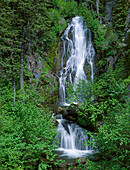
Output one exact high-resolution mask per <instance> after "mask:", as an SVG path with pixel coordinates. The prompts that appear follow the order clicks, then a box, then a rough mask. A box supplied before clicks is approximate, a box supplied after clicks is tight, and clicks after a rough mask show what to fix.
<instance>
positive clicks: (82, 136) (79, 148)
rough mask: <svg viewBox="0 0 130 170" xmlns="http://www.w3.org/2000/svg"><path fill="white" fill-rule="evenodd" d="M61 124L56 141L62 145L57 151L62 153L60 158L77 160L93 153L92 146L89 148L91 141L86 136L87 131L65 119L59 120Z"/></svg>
mask: <svg viewBox="0 0 130 170" xmlns="http://www.w3.org/2000/svg"><path fill="white" fill-rule="evenodd" d="M57 121H58V122H59V124H58V127H57V132H58V135H57V136H56V140H58V141H59V142H60V143H59V144H58V146H59V148H58V149H56V151H57V152H60V154H59V157H66V158H67V157H68V159H69V158H77V157H85V156H86V155H88V154H91V153H92V151H93V150H92V148H93V147H92V146H87V141H88V140H90V139H89V136H88V135H87V134H86V132H85V129H83V128H81V127H80V126H79V125H77V124H76V123H74V122H70V121H68V120H65V119H62V118H61V119H57Z"/></svg>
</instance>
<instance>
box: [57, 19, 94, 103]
mask: <svg viewBox="0 0 130 170" xmlns="http://www.w3.org/2000/svg"><path fill="white" fill-rule="evenodd" d="M61 40H62V41H63V54H62V56H61V59H60V68H61V70H60V76H59V98H60V103H61V104H62V105H65V104H66V82H68V83H69V84H71V85H73V87H76V86H77V84H78V82H79V80H84V81H85V82H86V83H87V82H88V78H87V76H86V74H85V71H84V65H85V63H86V62H87V63H88V64H89V65H90V67H91V82H92V83H93V82H94V74H93V60H94V55H95V50H94V48H93V45H92V40H91V31H90V30H89V29H88V28H87V27H86V24H85V23H84V22H83V19H82V18H81V17H79V16H76V17H74V18H73V19H72V22H71V24H69V25H68V27H67V28H66V30H65V32H64V34H63V36H62V37H61ZM64 62H65V64H64ZM64 65H65V66H64ZM85 67H86V66H85ZM74 89H75V90H76V88H74Z"/></svg>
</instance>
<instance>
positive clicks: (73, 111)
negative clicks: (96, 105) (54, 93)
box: [67, 104, 78, 118]
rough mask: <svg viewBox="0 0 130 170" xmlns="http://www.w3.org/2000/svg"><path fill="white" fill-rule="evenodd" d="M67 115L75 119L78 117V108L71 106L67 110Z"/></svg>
mask: <svg viewBox="0 0 130 170" xmlns="http://www.w3.org/2000/svg"><path fill="white" fill-rule="evenodd" d="M67 113H68V115H69V116H72V117H74V118H77V116H78V106H77V105H74V104H73V105H71V106H70V107H69V108H68V109H67Z"/></svg>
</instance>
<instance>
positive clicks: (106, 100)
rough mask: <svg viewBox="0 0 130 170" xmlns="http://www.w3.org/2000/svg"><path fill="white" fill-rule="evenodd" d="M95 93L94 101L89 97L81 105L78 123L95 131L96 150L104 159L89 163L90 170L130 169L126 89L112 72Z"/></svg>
mask: <svg viewBox="0 0 130 170" xmlns="http://www.w3.org/2000/svg"><path fill="white" fill-rule="evenodd" d="M91 89H92V91H93V94H94V96H93V97H94V101H93V100H89V99H88V98H87V97H86V100H85V102H84V103H82V104H80V106H79V112H78V121H79V123H80V124H82V125H84V126H86V127H87V125H89V127H90V128H91V130H95V134H94V138H95V143H96V149H97V148H98V152H99V154H100V155H101V159H100V161H99V162H96V163H93V162H91V161H89V164H88V165H89V167H88V168H87V167H86V169H106V170H107V169H117V170H120V169H124V170H125V169H129V164H128V155H129V151H128V150H129V129H130V126H129V121H130V119H129V109H130V108H129V102H128V100H127V97H126V95H127V90H126V87H125V85H124V83H122V80H116V77H115V74H114V72H113V71H112V70H111V69H110V70H108V72H107V73H105V74H104V75H102V76H101V77H100V78H99V80H97V81H96V82H95V85H94V86H93V87H91ZM93 127H94V129H93ZM96 130H97V131H98V132H96Z"/></svg>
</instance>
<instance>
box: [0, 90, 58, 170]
mask: <svg viewBox="0 0 130 170" xmlns="http://www.w3.org/2000/svg"><path fill="white" fill-rule="evenodd" d="M10 95H11V93H10ZM24 95H25V94H24ZM2 97H5V98H3V99H4V101H7V99H6V96H2ZM30 97H31V95H30ZM33 97H34V96H33ZM34 98H35V99H34ZM34 98H32V99H30V100H25V101H22V100H20V99H19V100H17V101H16V103H15V107H14V106H13V103H12V101H11V100H9V101H8V102H4V101H3V100H2V101H1V104H2V105H1V108H2V109H1V113H0V150H1V153H0V167H2V169H17V168H19V169H34V168H35V167H37V166H38V164H39V163H40V162H41V160H42V155H45V156H46V158H47V159H48V160H50V159H51V160H53V158H54V155H53V153H52V150H54V148H55V146H54V145H53V144H52V143H53V140H54V136H55V135H56V132H55V129H54V127H53V124H52V123H51V120H50V116H51V114H47V113H48V110H47V109H44V108H43V107H42V106H40V107H38V106H37V98H36V94H35V97H34ZM34 102H35V103H34ZM46 166H48V165H47V164H46Z"/></svg>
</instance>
